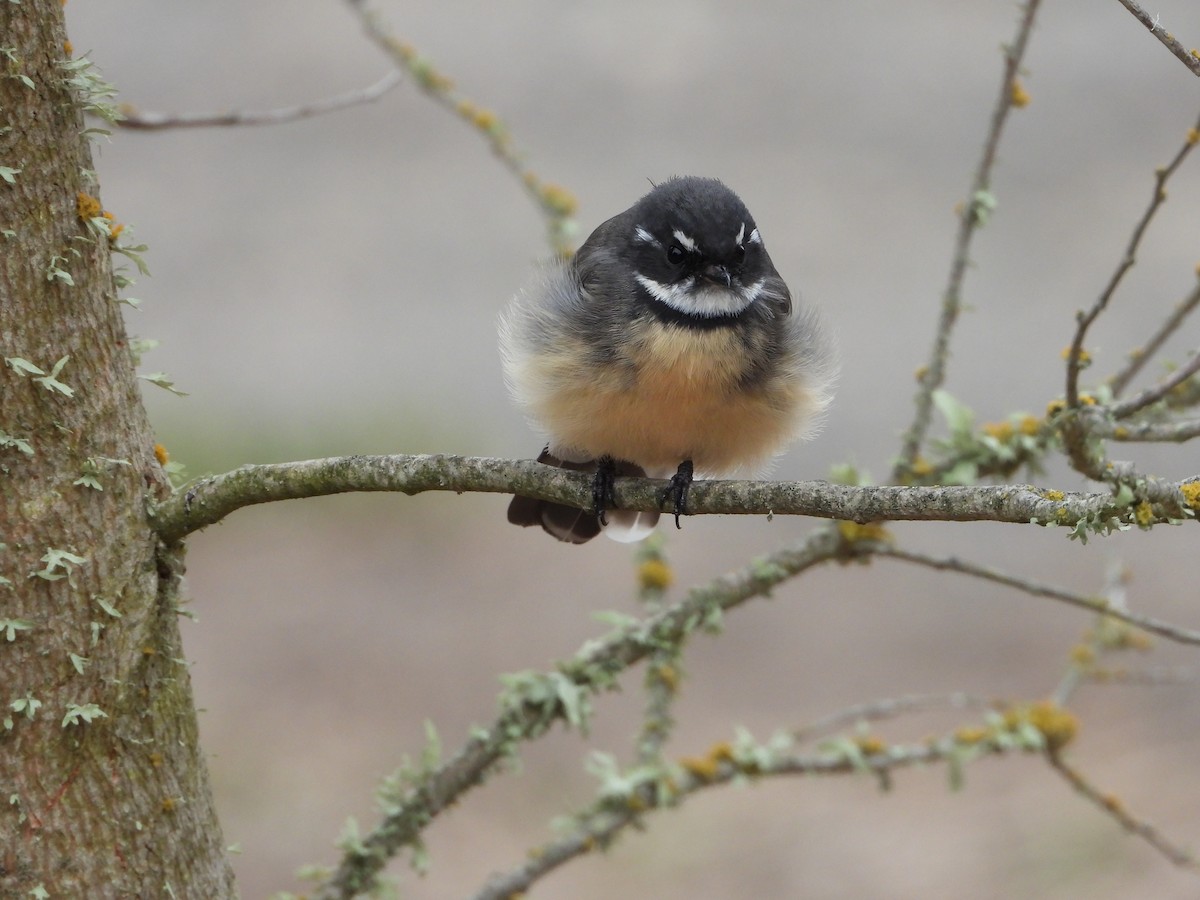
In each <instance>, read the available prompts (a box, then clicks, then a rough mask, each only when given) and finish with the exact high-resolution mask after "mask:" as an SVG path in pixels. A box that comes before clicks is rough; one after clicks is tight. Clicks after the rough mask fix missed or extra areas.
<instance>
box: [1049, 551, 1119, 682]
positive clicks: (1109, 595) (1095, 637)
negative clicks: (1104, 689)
mask: <svg viewBox="0 0 1200 900" xmlns="http://www.w3.org/2000/svg"><path fill="white" fill-rule="evenodd" d="M1130 577H1131V576H1130V571H1129V568H1128V567H1127V566H1125V565H1124V564H1123V563H1120V562H1115V563H1110V564H1109V567H1108V575H1107V577H1106V578H1105V580H1104V587H1103V589H1102V590H1101V597H1102V598H1103V600H1104V602H1105V603H1106V604H1107V606H1108V608H1109V609H1117V610H1120V611H1121V612H1124V613H1127V612H1129V602H1128V593H1129V592H1128V587H1129V580H1130ZM1118 629H1119V630H1120V632H1121V634H1120V635H1118V633H1117V632H1118ZM1127 634H1128V626H1127V625H1126V624H1125V623H1123V622H1115V621H1114V620H1113V617H1112V616H1111V615H1110V614H1108V613H1103V614H1101V615H1100V616H1099V617H1098V618H1097V620H1096V623H1095V624H1094V625H1093V626H1092V627H1091V628H1089V629H1088V631H1087V634H1086V635H1085V636H1084V640H1083V643H1082V644H1079V645H1077V646H1076V647H1072V648H1071V654H1070V656H1069V658H1068V660H1067V668H1066V671H1065V672H1063V676H1062V678H1061V679H1059V682H1058V686H1057V687H1056V688H1055V689H1054V691H1053V692H1052V693H1051V695H1050V696H1051V699H1052V700H1053V701H1054V702H1055V703H1056V704H1057V705H1058V706H1066V705H1067V703H1068V702H1069V701H1070V699H1071V696H1072V695H1073V694H1074V693H1075V689H1076V688H1078V687H1079V685H1080V683H1082V682H1083V681H1085V680H1086V679H1087V674H1088V672H1090V671H1091V668H1092V666H1094V665H1095V663H1096V660H1097V659H1100V658H1101V657H1103V656H1104V655H1105V654H1107V653H1111V652H1113V651H1114V650H1116V649H1118V647H1120V648H1122V649H1124V648H1127V647H1128V646H1129V644H1130V642H1129V641H1128V640H1127V639H1125V638H1126V635H1127ZM1080 650H1082V651H1083V652H1082V653H1080V652H1079V651H1080Z"/></svg>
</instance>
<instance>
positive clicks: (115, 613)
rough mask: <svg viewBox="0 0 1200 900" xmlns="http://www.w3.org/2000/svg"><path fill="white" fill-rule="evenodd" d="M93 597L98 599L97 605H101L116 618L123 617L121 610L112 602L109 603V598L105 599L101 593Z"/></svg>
mask: <svg viewBox="0 0 1200 900" xmlns="http://www.w3.org/2000/svg"><path fill="white" fill-rule="evenodd" d="M92 599H93V600H95V601H96V605H97V606H99V607H100V608H101V609H102V610H104V611H105V612H106V613H108V614H109V615H110V616H112V617H113V618H114V619H119V618H121V611H120V610H119V609H117V608H116V607H115V606H113V605H112V604H111V603H109V602H108V601H107V600H105V599H104V598H103V597H101V596H100V595H99V594H97V595H96V596H94V597H92Z"/></svg>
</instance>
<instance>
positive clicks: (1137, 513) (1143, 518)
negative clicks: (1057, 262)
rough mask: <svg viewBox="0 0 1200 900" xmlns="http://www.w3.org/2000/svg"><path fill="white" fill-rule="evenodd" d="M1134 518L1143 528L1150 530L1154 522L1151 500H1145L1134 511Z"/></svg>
mask: <svg viewBox="0 0 1200 900" xmlns="http://www.w3.org/2000/svg"><path fill="white" fill-rule="evenodd" d="M1133 517H1134V518H1135V519H1137V523H1138V524H1139V525H1141V526H1142V527H1143V528H1148V527H1149V526H1150V525H1151V524H1153V522H1154V508H1153V507H1152V506H1151V505H1150V501H1149V500H1143V501H1142V502H1141V503H1139V504H1138V505H1137V506H1136V507H1134V510H1133Z"/></svg>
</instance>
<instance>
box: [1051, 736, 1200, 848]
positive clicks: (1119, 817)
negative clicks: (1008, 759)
mask: <svg viewBox="0 0 1200 900" xmlns="http://www.w3.org/2000/svg"><path fill="white" fill-rule="evenodd" d="M1046 760H1047V761H1048V762H1049V763H1050V767H1051V768H1052V769H1054V771H1056V772H1057V773H1058V774H1059V775H1061V776H1062V777H1063V778H1065V779H1066V780H1067V783H1068V784H1070V785H1071V787H1073V788H1075V790H1076V791H1078V792H1079V793H1080V794H1081V795H1082V796H1084V797H1086V798H1087V799H1088V800H1090V801H1092V803H1094V804H1095V805H1096V806H1097V807H1098V808H1099V809H1100V810H1102V811H1103V812H1105V813H1107V814H1108V815H1109V816H1111V817H1112V818H1114V819H1115V820H1116V821H1117V824H1119V825H1120V826H1121V827H1122V828H1123V829H1125V831H1127V832H1129V833H1130V834H1132V835H1136V836H1137V837H1140V838H1141V839H1142V840H1144V841H1145V842H1146V843H1147V844H1149V845H1150V846H1151V847H1153V848H1154V849H1155V850H1157V851H1158V852H1159V853H1161V854H1162V855H1163V856H1164V857H1166V858H1167V860H1168V861H1170V862H1171V863H1173V864H1174V865H1177V866H1179V867H1181V868H1184V869H1191V870H1193V871H1200V865H1197V861H1196V857H1195V856H1194V855H1193V854H1192V853H1191V852H1190V851H1188V850H1185V849H1184V848H1182V847H1179V846H1176V845H1175V844H1174V843H1172V842H1171V841H1170V840H1168V839H1167V838H1166V837H1165V836H1164V835H1163V834H1162V833H1161V832H1159V830H1158V829H1157V828H1155V827H1154V826H1153V825H1151V824H1150V823H1149V822H1147V821H1146V820H1145V819H1140V818H1138V817H1137V816H1135V815H1134V814H1133V813H1131V812H1130V811H1129V810H1128V809H1126V808H1125V804H1124V803H1122V802H1121V800H1120V799H1119V798H1117V797H1115V796H1113V795H1112V794H1105V793H1103V792H1101V791H1100V790H1098V789H1097V788H1096V787H1095V786H1094V785H1093V784H1092V783H1091V782H1089V781H1088V780H1087V779H1086V778H1085V777H1084V776H1083V774H1082V773H1081V772H1079V771H1078V770H1077V769H1075V768H1073V767H1072V766H1070V765H1068V764H1067V763H1066V762H1064V761H1063V759H1062V757H1061V756H1059V755H1058V754H1054V753H1047V754H1046Z"/></svg>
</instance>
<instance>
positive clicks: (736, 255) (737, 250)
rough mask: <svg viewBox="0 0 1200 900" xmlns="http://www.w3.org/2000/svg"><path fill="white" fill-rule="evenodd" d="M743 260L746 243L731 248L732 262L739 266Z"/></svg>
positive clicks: (744, 259) (744, 258)
mask: <svg viewBox="0 0 1200 900" xmlns="http://www.w3.org/2000/svg"><path fill="white" fill-rule="evenodd" d="M745 261H746V245H745V244H738V245H737V246H736V247H734V248H733V264H734V265H735V266H740V265H741V264H742V263H744V262H745Z"/></svg>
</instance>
